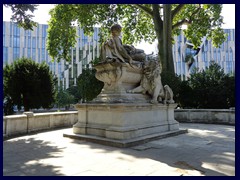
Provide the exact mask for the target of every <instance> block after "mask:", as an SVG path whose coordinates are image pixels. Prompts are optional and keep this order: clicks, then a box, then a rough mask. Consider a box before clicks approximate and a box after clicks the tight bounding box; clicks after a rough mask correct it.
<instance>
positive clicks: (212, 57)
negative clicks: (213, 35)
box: [173, 29, 235, 79]
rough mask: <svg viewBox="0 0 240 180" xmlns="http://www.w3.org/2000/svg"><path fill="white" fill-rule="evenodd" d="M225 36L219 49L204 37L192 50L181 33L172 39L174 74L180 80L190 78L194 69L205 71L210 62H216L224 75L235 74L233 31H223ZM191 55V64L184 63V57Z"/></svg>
mask: <svg viewBox="0 0 240 180" xmlns="http://www.w3.org/2000/svg"><path fill="white" fill-rule="evenodd" d="M224 32H225V33H226V34H227V40H226V41H225V42H224V43H223V44H222V45H221V46H220V47H219V48H215V47H213V45H212V42H211V40H208V39H207V38H206V37H204V38H203V39H202V44H201V46H200V47H199V48H198V49H197V50H194V49H193V48H192V47H193V46H192V45H191V43H188V42H187V39H186V37H185V36H184V34H183V32H182V33H181V34H180V35H179V36H176V37H174V40H175V44H174V45H173V59H174V67H175V72H176V74H178V75H181V78H182V79H186V78H187V77H189V76H190V73H191V70H192V69H193V68H194V67H197V68H199V69H206V67H209V65H210V64H211V63H212V62H216V63H217V64H219V65H220V66H221V67H222V68H223V69H224V73H226V74H234V73H235V29H224ZM188 55H193V58H194V59H193V62H192V63H191V64H189V62H186V57H187V56H188Z"/></svg>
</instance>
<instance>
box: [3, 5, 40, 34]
mask: <svg viewBox="0 0 240 180" xmlns="http://www.w3.org/2000/svg"><path fill="white" fill-rule="evenodd" d="M4 6H5V7H10V8H11V10H12V13H13V14H12V17H11V20H12V21H13V22H16V23H17V24H18V25H19V27H22V28H24V29H26V30H33V27H34V26H37V23H36V22H34V21H33V20H32V18H33V17H34V15H32V14H30V12H31V13H33V12H34V11H35V10H36V9H37V6H38V5H36V4H4ZM29 11H30V12H29Z"/></svg>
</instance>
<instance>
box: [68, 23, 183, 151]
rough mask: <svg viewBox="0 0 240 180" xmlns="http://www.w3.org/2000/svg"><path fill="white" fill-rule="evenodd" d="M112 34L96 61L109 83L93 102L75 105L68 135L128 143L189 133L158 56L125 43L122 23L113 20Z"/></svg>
mask: <svg viewBox="0 0 240 180" xmlns="http://www.w3.org/2000/svg"><path fill="white" fill-rule="evenodd" d="M111 33H112V37H111V38H110V39H109V40H107V41H106V42H105V43H103V45H102V47H101V55H100V58H101V62H100V63H98V64H96V65H94V68H95V69H96V70H97V72H96V78H97V79H98V80H100V81H102V82H104V87H103V89H102V91H101V93H100V94H99V95H98V96H97V97H96V98H95V99H94V100H93V101H91V102H88V103H82V104H76V105H75V108H76V109H77V110H78V122H77V123H76V124H75V125H74V126H73V133H72V134H64V136H67V137H72V138H77V139H85V140H89V141H93V142H98V143H102V144H106V145H112V146H118V147H128V146H132V145H136V144H139V143H144V142H147V141H149V140H152V139H156V138H161V137H166V136H169V135H176V134H180V133H185V132H186V130H179V123H178V122H177V121H176V120H175V119H174V109H175V107H176V106H177V104H174V100H173V91H172V89H171V88H170V87H169V86H168V85H164V86H163V85H162V82H161V75H160V74H161V72H160V67H159V64H158V61H157V60H146V59H147V58H146V54H145V53H144V51H143V50H140V49H136V48H135V47H134V46H131V45H124V44H122V41H121V39H120V38H119V35H120V33H121V26H120V25H118V24H116V25H113V26H112V27H111Z"/></svg>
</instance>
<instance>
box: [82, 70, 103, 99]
mask: <svg viewBox="0 0 240 180" xmlns="http://www.w3.org/2000/svg"><path fill="white" fill-rule="evenodd" d="M95 73H96V70H95V69H90V68H87V69H83V71H82V74H80V76H79V77H78V79H77V86H78V88H79V90H80V94H81V96H82V100H83V102H86V101H91V100H93V99H94V98H95V97H97V95H98V94H99V93H100V92H101V90H102V88H103V82H101V81H99V80H98V79H96V77H95Z"/></svg>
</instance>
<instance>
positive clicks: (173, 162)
mask: <svg viewBox="0 0 240 180" xmlns="http://www.w3.org/2000/svg"><path fill="white" fill-rule="evenodd" d="M180 128H183V129H184V128H187V129H188V133H186V134H181V135H178V136H174V137H168V138H165V139H159V140H154V141H151V142H148V143H146V144H142V145H138V146H134V147H130V148H116V147H110V146H104V145H100V144H95V143H91V142H86V141H82V140H74V139H70V138H66V137H63V133H66V132H71V131H72V128H66V129H61V130H54V131H48V132H41V133H36V134H33V135H25V136H21V137H17V138H12V139H9V140H6V141H4V142H3V175H4V176H234V175H235V127H234V126H227V125H214V124H211V125H210V124H190V123H189V124H187V123H181V124H180Z"/></svg>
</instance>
